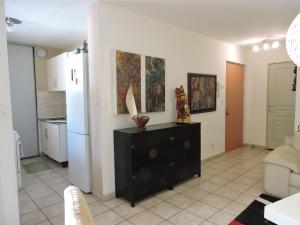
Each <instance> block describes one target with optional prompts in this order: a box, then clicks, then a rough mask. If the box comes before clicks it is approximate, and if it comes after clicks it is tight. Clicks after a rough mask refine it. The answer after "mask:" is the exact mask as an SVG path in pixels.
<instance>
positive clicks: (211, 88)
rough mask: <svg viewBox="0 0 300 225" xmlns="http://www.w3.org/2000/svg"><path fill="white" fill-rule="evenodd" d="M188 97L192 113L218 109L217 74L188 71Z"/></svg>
mask: <svg viewBox="0 0 300 225" xmlns="http://www.w3.org/2000/svg"><path fill="white" fill-rule="evenodd" d="M188 98H189V106H190V110H191V114H195V113H202V112H211V111H216V110H217V76H216V75H208V74H197V73H188Z"/></svg>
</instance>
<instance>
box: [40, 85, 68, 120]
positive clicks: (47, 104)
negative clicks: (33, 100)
mask: <svg viewBox="0 0 300 225" xmlns="http://www.w3.org/2000/svg"><path fill="white" fill-rule="evenodd" d="M37 109H38V118H44V117H65V116H66V92H64V91H56V92H48V91H38V92H37Z"/></svg>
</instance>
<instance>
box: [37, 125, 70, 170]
mask: <svg viewBox="0 0 300 225" xmlns="http://www.w3.org/2000/svg"><path fill="white" fill-rule="evenodd" d="M39 127H40V147H41V152H43V153H44V154H46V155H47V156H48V157H50V158H51V159H54V160H55V161H57V162H59V163H62V164H63V165H65V164H66V162H67V161H68V151H67V125H66V124H62V123H51V122H45V121H40V126H39Z"/></svg>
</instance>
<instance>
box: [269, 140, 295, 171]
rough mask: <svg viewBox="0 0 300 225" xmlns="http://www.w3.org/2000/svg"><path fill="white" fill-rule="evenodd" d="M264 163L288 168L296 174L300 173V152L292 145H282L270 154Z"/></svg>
mask: <svg viewBox="0 0 300 225" xmlns="http://www.w3.org/2000/svg"><path fill="white" fill-rule="evenodd" d="M263 161H264V162H265V163H271V164H275V165H279V166H282V167H286V168H288V169H290V170H292V171H293V172H295V173H300V151H299V150H297V149H295V148H294V147H293V146H291V145H281V146H279V147H277V148H276V149H275V150H273V151H272V152H271V153H269V154H268V155H267V156H266V157H265V158H264V159H263Z"/></svg>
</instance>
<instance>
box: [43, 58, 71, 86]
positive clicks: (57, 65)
mask: <svg viewBox="0 0 300 225" xmlns="http://www.w3.org/2000/svg"><path fill="white" fill-rule="evenodd" d="M66 54H67V53H63V54H60V55H58V56H55V57H52V58H50V59H48V60H47V62H46V71H47V84H48V91H65V90H66V84H65V71H66Z"/></svg>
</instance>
